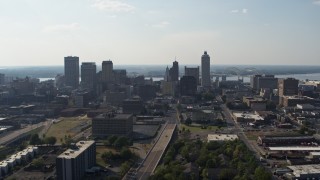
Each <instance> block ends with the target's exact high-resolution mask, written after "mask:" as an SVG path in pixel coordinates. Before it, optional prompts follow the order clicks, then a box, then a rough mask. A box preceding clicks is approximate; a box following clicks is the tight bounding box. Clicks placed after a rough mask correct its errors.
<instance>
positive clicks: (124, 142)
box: [105, 135, 132, 149]
mask: <svg viewBox="0 0 320 180" xmlns="http://www.w3.org/2000/svg"><path fill="white" fill-rule="evenodd" d="M131 144H132V141H131V139H129V138H127V137H125V136H114V135H112V136H109V137H108V139H107V142H105V145H106V146H113V147H115V148H117V149H121V148H123V147H127V146H129V145H131Z"/></svg>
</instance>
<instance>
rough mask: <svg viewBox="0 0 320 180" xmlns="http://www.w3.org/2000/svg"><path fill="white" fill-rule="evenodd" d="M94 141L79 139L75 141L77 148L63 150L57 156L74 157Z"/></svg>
mask: <svg viewBox="0 0 320 180" xmlns="http://www.w3.org/2000/svg"><path fill="white" fill-rule="evenodd" d="M94 143H95V141H79V142H77V143H76V146H77V147H78V148H77V149H67V150H66V151H65V152H63V153H62V154H60V155H59V156H58V158H64V159H72V158H76V157H77V156H78V155H79V154H81V153H82V152H83V151H85V150H86V149H87V148H88V147H89V146H91V145H92V144H94Z"/></svg>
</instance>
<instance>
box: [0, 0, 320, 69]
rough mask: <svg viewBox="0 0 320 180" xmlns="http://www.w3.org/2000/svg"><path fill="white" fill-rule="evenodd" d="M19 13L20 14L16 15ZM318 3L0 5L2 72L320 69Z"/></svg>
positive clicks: (96, 0)
mask: <svg viewBox="0 0 320 180" xmlns="http://www.w3.org/2000/svg"><path fill="white" fill-rule="evenodd" d="M17 12H19V13H17ZM317 17H320V1H318V0H305V1H290V0H283V1H275V0H271V1H268V2H267V1H264V2H261V1H260V2H256V1H252V0H246V1H245V0H240V1H228V2H226V1H217V0H214V1H208V0H203V1H200V2H199V1H193V0H188V1H183V3H181V2H180V1H177V0H174V1H170V2H167V3H165V4H163V3H161V2H149V1H143V2H141V1H140V2H137V1H130V0H82V1H67V2H65V1H54V2H47V1H36V0H31V1H26V0H22V1H17V0H12V1H2V2H0V24H2V25H3V26H2V27H3V28H2V29H1V30H0V32H1V34H0V48H1V49H2V52H1V53H0V58H1V62H6V64H5V65H6V66H25V65H31V66H34V65H38V66H41V65H63V61H62V59H63V57H66V56H70V55H72V56H78V57H80V62H87V61H90V62H96V63H97V64H100V63H101V62H102V61H103V60H108V59H111V60H112V61H113V62H114V63H115V64H118V65H124V64H126V65H133V64H146V65H149V64H150V65H155V64H171V62H172V61H174V60H175V57H177V58H176V60H177V61H178V62H179V63H181V64H200V58H199V56H200V55H201V54H202V52H203V51H208V53H209V54H210V56H211V57H212V61H211V64H226V65H229V64H240V65H241V64H244V65H250V64H253V65H257V64H261V65H264V64H275V65H277V64H280V65H285V64H292V65H299V64H304V65H318V64H319V63H318V62H319V59H320V55H319V53H318V51H319V46H318V42H319V40H320V36H318V32H319V31H320V23H319V22H318V20H317V19H318V18H317Z"/></svg>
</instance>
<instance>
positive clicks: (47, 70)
mask: <svg viewBox="0 0 320 180" xmlns="http://www.w3.org/2000/svg"><path fill="white" fill-rule="evenodd" d="M167 66H168V67H171V66H172V64H168V65H116V64H114V69H126V70H127V74H128V76H136V75H144V76H146V77H162V76H164V73H165V69H166V67H167ZM185 66H187V67H197V66H199V67H200V65H185V64H179V72H180V75H183V74H184V67H185ZM97 70H98V71H100V70H101V65H100V64H97ZM0 73H3V74H5V75H6V76H8V77H26V76H28V77H32V78H53V77H55V76H56V75H57V74H63V73H64V67H63V66H2V67H1V66H0ZM211 73H214V74H233V75H244V76H247V75H251V74H274V75H285V74H312V73H320V66H303V65H302V66H297V65H212V66H211Z"/></svg>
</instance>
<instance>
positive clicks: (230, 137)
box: [208, 134, 238, 141]
mask: <svg viewBox="0 0 320 180" xmlns="http://www.w3.org/2000/svg"><path fill="white" fill-rule="evenodd" d="M236 139H238V136H237V135H236V134H208V141H234V140H236Z"/></svg>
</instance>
